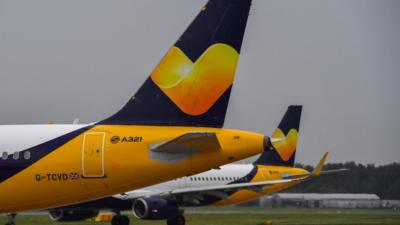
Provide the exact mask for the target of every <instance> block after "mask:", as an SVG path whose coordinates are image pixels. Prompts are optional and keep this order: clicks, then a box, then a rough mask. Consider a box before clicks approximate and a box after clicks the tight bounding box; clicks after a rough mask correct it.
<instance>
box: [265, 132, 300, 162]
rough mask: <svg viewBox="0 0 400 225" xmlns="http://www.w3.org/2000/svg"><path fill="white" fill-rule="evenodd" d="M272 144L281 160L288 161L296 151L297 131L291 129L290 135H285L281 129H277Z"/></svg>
mask: <svg viewBox="0 0 400 225" xmlns="http://www.w3.org/2000/svg"><path fill="white" fill-rule="evenodd" d="M271 143H272V146H274V148H275V149H276V151H277V152H278V154H279V156H280V157H281V159H282V160H284V161H288V160H289V159H290V157H292V155H293V153H294V152H295V151H296V145H297V130H296V129H291V130H290V131H289V133H288V134H287V135H285V134H284V133H283V132H282V130H281V129H279V128H277V129H276V130H275V132H274V134H273V135H272V139H271Z"/></svg>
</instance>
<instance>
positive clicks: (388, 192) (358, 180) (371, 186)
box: [287, 162, 400, 200]
mask: <svg viewBox="0 0 400 225" xmlns="http://www.w3.org/2000/svg"><path fill="white" fill-rule="evenodd" d="M296 166H297V167H301V168H306V169H307V170H309V171H312V170H313V167H312V166H305V165H302V164H297V165H296ZM341 168H346V169H348V170H349V171H346V172H340V173H334V174H326V175H322V176H320V177H317V178H315V179H313V180H310V181H307V182H304V183H302V184H300V185H297V186H295V187H294V188H292V189H290V190H287V192H291V193H368V194H376V195H378V196H379V197H380V198H381V199H397V200H400V163H393V164H388V165H383V166H375V165H373V164H368V165H362V164H356V163H354V162H347V163H330V164H326V165H325V166H324V170H332V169H341Z"/></svg>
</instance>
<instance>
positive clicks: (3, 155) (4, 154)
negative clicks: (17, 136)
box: [1, 152, 8, 160]
mask: <svg viewBox="0 0 400 225" xmlns="http://www.w3.org/2000/svg"><path fill="white" fill-rule="evenodd" d="M1 159H2V160H7V159H8V152H3V154H2V155H1Z"/></svg>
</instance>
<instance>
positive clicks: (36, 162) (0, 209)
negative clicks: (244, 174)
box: [0, 0, 265, 224]
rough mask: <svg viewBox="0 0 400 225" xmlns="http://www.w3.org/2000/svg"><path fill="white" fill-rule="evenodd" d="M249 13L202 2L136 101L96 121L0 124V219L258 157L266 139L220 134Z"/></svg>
mask: <svg viewBox="0 0 400 225" xmlns="http://www.w3.org/2000/svg"><path fill="white" fill-rule="evenodd" d="M250 6H251V0H209V1H208V2H207V4H206V5H205V6H204V7H203V8H202V9H201V11H200V13H199V14H198V15H197V17H196V18H195V19H194V21H193V22H192V23H191V24H190V25H189V27H188V28H187V30H186V31H185V32H184V33H183V35H182V36H181V37H180V38H179V39H178V41H177V42H176V43H175V44H174V45H173V46H172V47H171V48H170V49H169V50H168V52H167V54H166V55H165V56H164V57H163V58H162V60H161V61H160V63H159V64H158V65H157V66H156V67H155V69H154V70H153V72H152V73H151V74H150V76H149V77H148V78H147V79H146V81H145V82H144V84H143V85H142V86H141V87H140V88H139V90H138V91H137V92H136V94H134V96H132V97H131V98H130V99H129V100H128V102H127V103H126V105H125V106H123V107H122V109H121V110H119V111H118V112H116V113H115V114H114V115H112V116H110V117H108V118H106V119H104V120H101V121H98V122H94V123H90V124H46V125H2V126H0V203H1V204H0V213H8V215H9V217H8V219H9V223H8V224H14V222H15V221H14V215H15V213H17V212H22V211H28V210H41V209H49V208H55V207H61V206H65V205H71V204H76V203H79V202H84V201H89V200H93V199H98V198H102V197H106V196H110V195H113V194H117V193H123V192H127V191H129V190H133V189H140V188H142V187H146V186H149V185H152V184H156V183H161V182H164V181H168V180H171V179H174V178H177V177H183V176H190V175H193V174H198V173H201V172H204V171H207V170H209V169H211V168H217V167H218V166H221V165H225V164H228V163H232V162H234V161H237V160H241V159H244V158H247V157H250V156H253V155H257V154H260V153H261V152H262V151H263V149H264V141H265V135H263V134H259V133H255V132H250V131H242V130H233V129H225V128H223V125H224V120H225V115H226V111H227V107H228V102H229V96H230V93H231V89H232V85H233V81H234V75H235V72H236V67H237V64H238V60H239V54H240V50H241V46H242V41H243V36H244V33H245V28H246V24H247V19H248V15H249V10H250ZM92 88H95V85H94V86H93V87H92Z"/></svg>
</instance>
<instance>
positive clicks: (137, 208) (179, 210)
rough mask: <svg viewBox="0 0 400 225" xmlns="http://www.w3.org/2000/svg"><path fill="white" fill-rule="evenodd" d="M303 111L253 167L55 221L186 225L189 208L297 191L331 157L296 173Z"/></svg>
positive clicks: (269, 141) (77, 209) (289, 117)
mask: <svg viewBox="0 0 400 225" xmlns="http://www.w3.org/2000/svg"><path fill="white" fill-rule="evenodd" d="M301 110H302V107H301V106H290V107H289V108H288V110H287V112H286V114H285V116H284V117H283V119H282V121H281V122H280V123H279V126H278V127H277V129H276V130H275V132H274V134H273V135H272V136H271V137H266V138H265V139H266V140H265V142H264V143H265V148H264V151H263V153H262V154H261V155H260V156H259V158H258V159H257V160H256V161H255V162H254V163H253V164H230V165H225V166H222V167H220V168H217V169H212V170H209V171H207V172H204V173H200V174H196V175H193V176H187V177H182V178H178V179H174V180H172V181H168V182H164V183H161V184H157V185H153V186H149V187H146V188H143V189H137V190H133V191H130V192H126V193H122V194H118V195H114V196H111V197H107V198H103V199H99V200H95V201H90V202H85V203H81V204H77V205H71V206H66V207H61V208H56V209H51V210H49V217H50V219H52V220H53V221H81V220H85V219H88V218H91V217H95V216H96V215H97V214H98V213H99V210H104V209H107V210H112V211H114V212H115V213H116V215H115V216H114V217H113V218H112V221H111V224H112V225H128V224H129V223H130V222H129V218H128V217H127V216H126V215H121V213H120V212H121V211H127V210H132V212H133V215H134V216H135V217H136V218H138V219H142V220H164V219H166V220H167V225H185V218H184V216H183V212H184V210H183V208H184V207H201V206H226V205H233V204H238V203H242V202H246V201H250V200H254V199H258V198H260V197H262V196H264V195H270V194H272V193H275V192H278V191H281V190H284V189H287V188H290V187H293V186H295V185H297V184H299V183H302V182H304V181H307V180H310V179H311V178H313V177H316V176H319V175H320V174H321V173H332V172H341V171H343V169H340V170H330V171H322V167H323V165H324V162H325V161H326V159H327V156H328V154H327V153H325V155H324V156H323V158H322V159H321V161H320V162H319V164H318V165H317V166H316V167H315V169H314V171H313V172H311V173H310V172H308V171H307V170H305V169H302V168H295V167H294V163H295V155H296V149H297V139H298V132H299V124H300V116H301Z"/></svg>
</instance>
